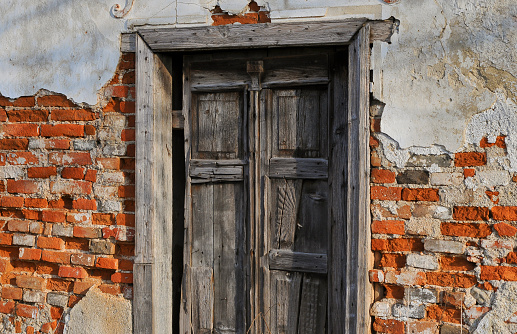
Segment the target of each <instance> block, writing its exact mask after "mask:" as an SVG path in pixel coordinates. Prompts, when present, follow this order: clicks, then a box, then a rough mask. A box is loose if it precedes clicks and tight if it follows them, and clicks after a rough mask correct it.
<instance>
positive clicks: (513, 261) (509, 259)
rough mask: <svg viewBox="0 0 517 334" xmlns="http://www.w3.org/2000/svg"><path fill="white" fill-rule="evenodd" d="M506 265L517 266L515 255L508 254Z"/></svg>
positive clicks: (512, 253)
mask: <svg viewBox="0 0 517 334" xmlns="http://www.w3.org/2000/svg"><path fill="white" fill-rule="evenodd" d="M505 261H506V263H510V264H517V253H515V252H510V253H508V255H507V256H506V258H505Z"/></svg>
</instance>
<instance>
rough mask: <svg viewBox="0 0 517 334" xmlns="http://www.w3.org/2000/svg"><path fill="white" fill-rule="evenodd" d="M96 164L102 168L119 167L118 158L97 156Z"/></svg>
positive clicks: (116, 168)
mask: <svg viewBox="0 0 517 334" xmlns="http://www.w3.org/2000/svg"><path fill="white" fill-rule="evenodd" d="M97 164H99V166H100V167H101V168H103V169H115V170H118V169H120V158H98V159H97Z"/></svg>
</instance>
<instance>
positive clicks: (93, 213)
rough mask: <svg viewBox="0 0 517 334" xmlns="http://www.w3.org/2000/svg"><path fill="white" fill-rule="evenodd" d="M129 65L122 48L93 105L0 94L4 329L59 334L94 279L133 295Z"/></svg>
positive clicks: (103, 287)
mask: <svg viewBox="0 0 517 334" xmlns="http://www.w3.org/2000/svg"><path fill="white" fill-rule="evenodd" d="M134 68H135V64H134V54H123V55H122V57H121V59H120V62H119V65H118V68H117V71H116V73H115V75H114V77H113V78H112V80H111V81H110V82H109V83H108V84H107V85H106V87H105V88H104V89H103V91H102V92H101V93H102V94H101V95H102V97H101V99H100V102H99V103H98V105H96V106H89V105H77V104H75V103H74V102H72V101H70V100H68V99H67V98H66V97H65V96H63V95H57V94H51V93H46V92H43V91H40V92H39V93H38V94H37V95H35V96H25V97H20V98H18V99H14V100H11V99H8V98H5V97H2V96H0V226H1V231H0V289H1V298H2V300H1V301H0V317H1V318H3V319H4V320H5V321H2V322H3V323H4V327H2V330H3V331H9V332H11V331H12V332H13V333H14V332H16V333H62V332H63V327H64V319H63V317H62V315H63V314H66V313H67V312H68V311H69V309H70V308H71V307H73V306H74V305H75V304H76V303H77V302H78V301H79V300H80V299H81V298H82V297H83V296H84V295H85V294H86V292H87V291H88V289H89V288H90V287H91V286H93V285H97V286H98V287H99V288H100V290H101V291H103V292H105V293H110V294H114V295H120V296H123V297H125V298H127V299H132V289H133V287H132V282H133V275H132V271H133V257H134V235H135V233H134V224H135V219H134V197H135V189H134V166H135V158H134V156H135V144H134V132H135V130H134V126H135V88H134V83H135V70H134ZM6 326H7V327H6ZM9 326H10V327H9Z"/></svg>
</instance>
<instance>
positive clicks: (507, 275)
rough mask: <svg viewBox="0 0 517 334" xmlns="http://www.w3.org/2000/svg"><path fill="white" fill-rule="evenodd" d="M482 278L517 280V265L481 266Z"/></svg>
mask: <svg viewBox="0 0 517 334" xmlns="http://www.w3.org/2000/svg"><path fill="white" fill-rule="evenodd" d="M480 278H481V279H482V280H484V281H490V280H494V281H499V280H503V281H517V267H503V266H500V267H496V266H481V275H480Z"/></svg>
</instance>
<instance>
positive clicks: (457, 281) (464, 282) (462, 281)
mask: <svg viewBox="0 0 517 334" xmlns="http://www.w3.org/2000/svg"><path fill="white" fill-rule="evenodd" d="M426 276H427V284H429V285H438V286H447V287H457V288H470V287H472V286H474V285H475V284H476V283H477V279H476V276H474V275H468V274H461V273H454V274H452V273H444V272H427V273H426Z"/></svg>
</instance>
